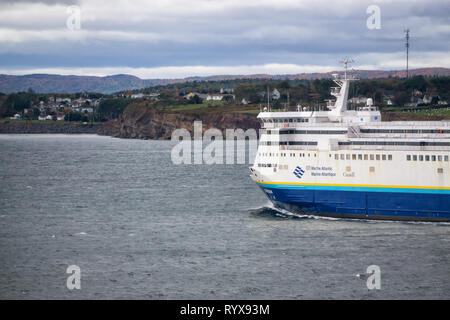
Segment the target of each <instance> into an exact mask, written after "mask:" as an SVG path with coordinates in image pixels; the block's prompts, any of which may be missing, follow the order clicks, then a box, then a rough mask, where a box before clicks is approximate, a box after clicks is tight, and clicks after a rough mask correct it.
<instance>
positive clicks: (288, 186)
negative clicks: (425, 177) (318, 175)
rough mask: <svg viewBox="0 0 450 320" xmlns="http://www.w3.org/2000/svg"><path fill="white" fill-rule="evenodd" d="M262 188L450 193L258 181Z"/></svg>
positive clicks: (420, 189)
mask: <svg viewBox="0 0 450 320" xmlns="http://www.w3.org/2000/svg"><path fill="white" fill-rule="evenodd" d="M258 185H259V186H260V187H262V188H270V189H294V190H323V191H326V190H329V191H363V192H399V193H434V194H449V195H450V189H422V188H388V187H357V186H355V187H349V186H323V185H297V184H276V183H274V184H272V183H258Z"/></svg>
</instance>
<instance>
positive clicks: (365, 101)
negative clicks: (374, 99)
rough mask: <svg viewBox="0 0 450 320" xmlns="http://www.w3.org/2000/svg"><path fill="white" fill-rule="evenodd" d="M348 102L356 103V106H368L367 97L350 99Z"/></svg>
mask: <svg viewBox="0 0 450 320" xmlns="http://www.w3.org/2000/svg"><path fill="white" fill-rule="evenodd" d="M348 102H350V103H355V104H366V103H367V97H362V96H358V97H353V98H351V99H348Z"/></svg>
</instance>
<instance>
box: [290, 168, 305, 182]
mask: <svg viewBox="0 0 450 320" xmlns="http://www.w3.org/2000/svg"><path fill="white" fill-rule="evenodd" d="M292 173H293V174H295V176H296V177H297V178H299V179H301V178H302V177H303V174H304V173H305V170H303V169H302V168H301V167H299V166H297V167H296V168H295V170H294V172H292Z"/></svg>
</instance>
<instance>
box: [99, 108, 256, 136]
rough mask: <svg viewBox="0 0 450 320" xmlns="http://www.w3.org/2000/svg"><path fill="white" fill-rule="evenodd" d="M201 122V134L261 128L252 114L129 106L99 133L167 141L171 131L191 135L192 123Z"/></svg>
mask: <svg viewBox="0 0 450 320" xmlns="http://www.w3.org/2000/svg"><path fill="white" fill-rule="evenodd" d="M196 120H200V121H202V123H203V131H204V130H206V129H208V128H217V129H220V130H222V132H224V130H225V129H236V128H241V129H244V130H247V129H249V128H254V129H255V130H258V129H259V128H260V124H259V121H258V120H257V119H256V114H255V115H249V114H243V113H226V112H207V113H200V114H182V113H167V112H164V111H163V110H161V109H157V108H154V107H152V106H151V105H148V104H147V105H137V104H132V105H130V106H128V107H127V108H126V109H125V111H124V113H123V115H122V116H121V117H120V118H119V119H115V120H111V121H109V122H107V123H106V124H105V125H104V126H103V128H102V130H101V134H104V135H110V136H114V137H119V138H135V139H159V140H166V139H170V137H171V134H172V131H173V130H175V129H179V128H185V129H187V130H188V131H189V132H191V134H192V133H193V124H194V121H196Z"/></svg>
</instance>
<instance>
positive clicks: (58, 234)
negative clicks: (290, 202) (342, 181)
mask: <svg viewBox="0 0 450 320" xmlns="http://www.w3.org/2000/svg"><path fill="white" fill-rule="evenodd" d="M173 145H174V144H173V143H172V142H168V141H142V140H122V139H116V138H110V137H101V136H95V135H0V179H1V180H0V181H1V182H0V183H1V184H0V298H1V299H53V298H56V299H449V298H450V225H449V224H445V223H411V222H383V221H377V222H371V221H350V220H339V219H317V218H311V217H298V216H292V215H289V214H287V213H285V212H280V211H277V210H275V209H273V208H271V206H270V204H269V203H268V200H267V198H266V197H265V195H264V194H263V192H262V191H260V190H259V188H258V187H256V186H255V185H254V184H253V182H252V181H251V179H250V178H249V172H248V165H173V164H172V162H171V160H170V151H171V149H172V147H173ZM70 265H76V266H78V267H79V268H80V270H81V278H80V283H81V288H80V289H73V290H69V289H68V288H67V285H66V283H67V278H68V277H69V276H70V274H68V273H66V271H67V268H68V266H70ZM370 265H377V266H379V267H380V270H381V274H380V283H381V289H379V290H378V289H374V290H369V289H368V288H367V285H366V281H367V277H368V274H367V273H366V270H367V267H368V266H370Z"/></svg>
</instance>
